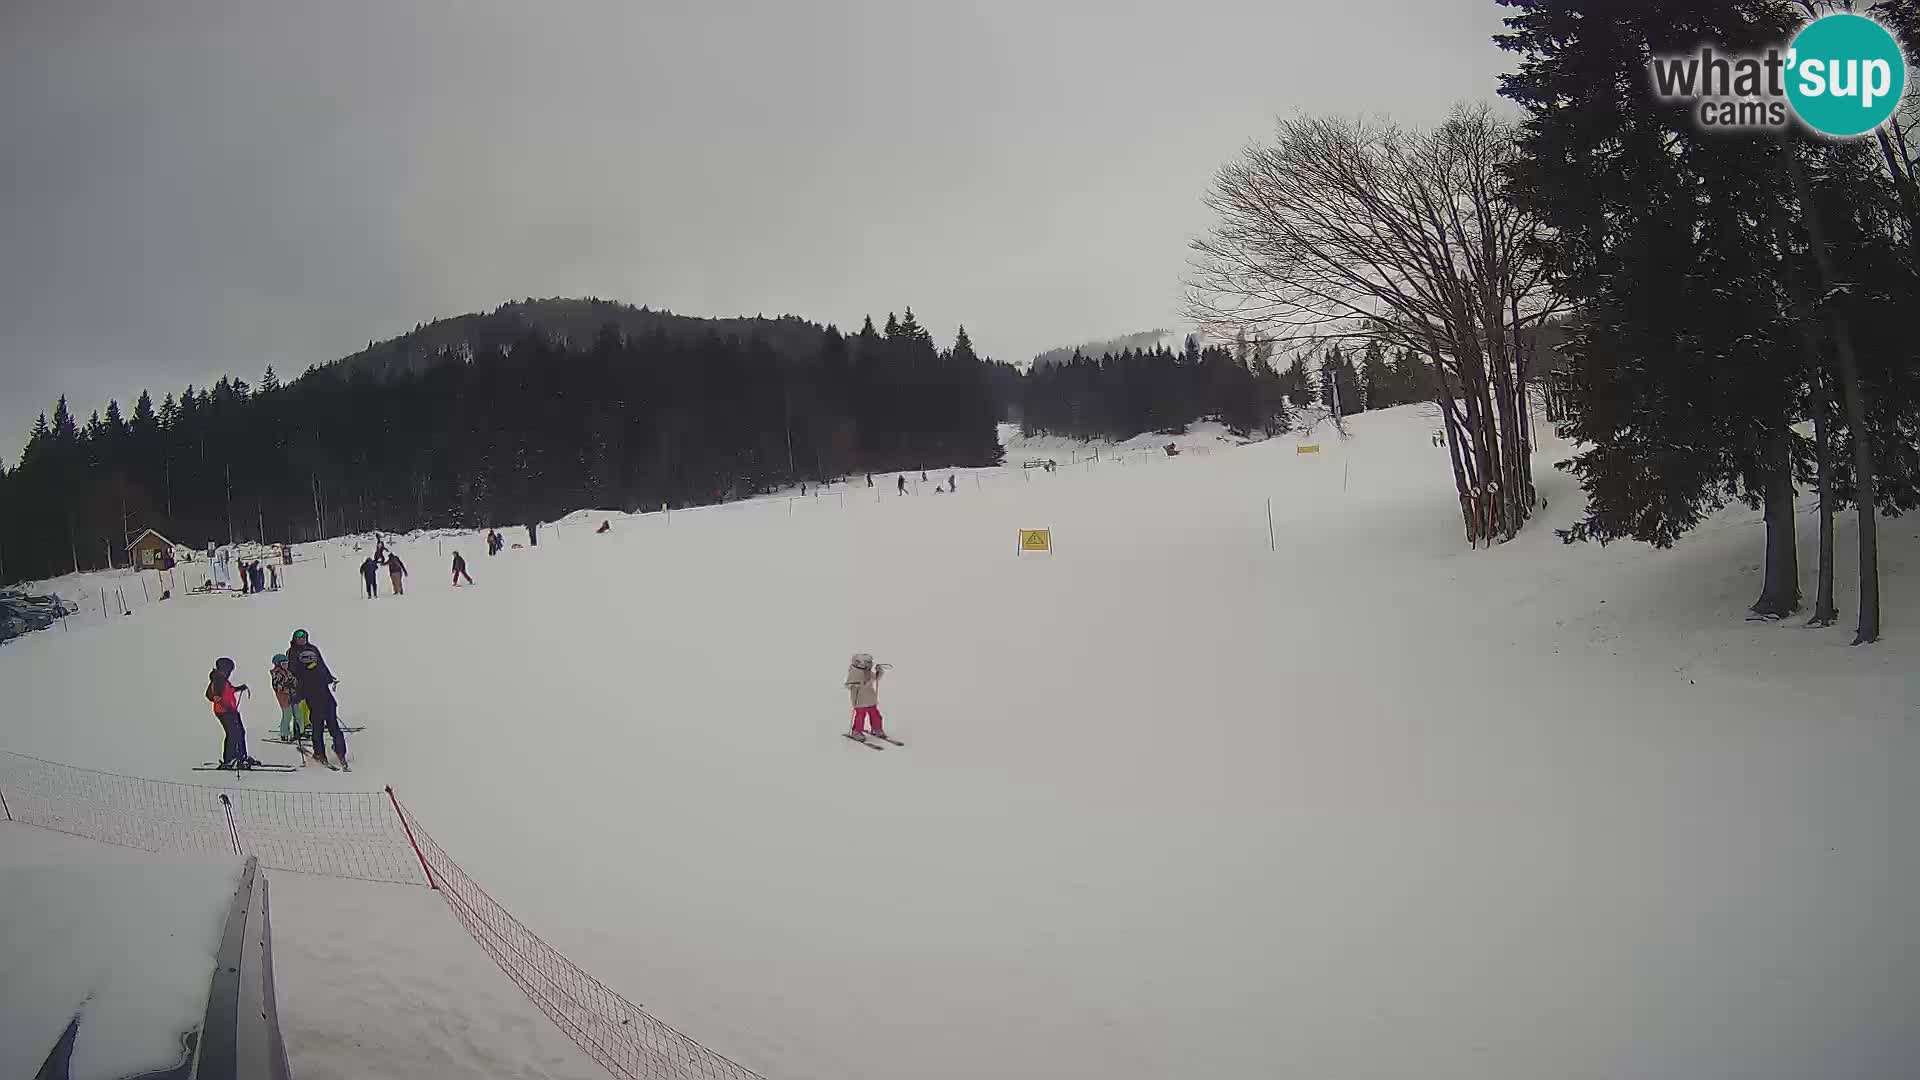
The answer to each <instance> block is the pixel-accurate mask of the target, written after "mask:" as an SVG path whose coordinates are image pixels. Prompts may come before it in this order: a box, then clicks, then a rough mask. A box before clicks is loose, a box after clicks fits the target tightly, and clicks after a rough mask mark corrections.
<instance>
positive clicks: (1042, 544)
mask: <svg viewBox="0 0 1920 1080" xmlns="http://www.w3.org/2000/svg"><path fill="white" fill-rule="evenodd" d="M1020 550H1021V551H1046V552H1051V551H1052V550H1053V530H1052V529H1021V530H1020Z"/></svg>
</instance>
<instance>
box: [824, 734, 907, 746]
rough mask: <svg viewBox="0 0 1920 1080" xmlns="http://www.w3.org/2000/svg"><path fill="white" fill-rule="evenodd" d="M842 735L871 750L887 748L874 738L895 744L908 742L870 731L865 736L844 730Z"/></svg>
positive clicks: (899, 744) (900, 744)
mask: <svg viewBox="0 0 1920 1080" xmlns="http://www.w3.org/2000/svg"><path fill="white" fill-rule="evenodd" d="M840 737H841V738H843V739H846V740H847V741H849V742H857V743H859V744H860V745H861V746H864V747H866V748H867V749H869V750H885V749H886V747H884V746H881V745H880V743H877V742H874V741H873V740H875V739H879V740H880V742H887V743H892V744H893V745H895V746H905V745H907V744H906V743H903V742H901V741H900V740H899V739H896V738H894V737H893V736H891V735H878V734H873V733H869V734H867V735H866V736H864V737H863V736H859V735H855V734H854V733H853V732H851V731H843V732H841V733H840Z"/></svg>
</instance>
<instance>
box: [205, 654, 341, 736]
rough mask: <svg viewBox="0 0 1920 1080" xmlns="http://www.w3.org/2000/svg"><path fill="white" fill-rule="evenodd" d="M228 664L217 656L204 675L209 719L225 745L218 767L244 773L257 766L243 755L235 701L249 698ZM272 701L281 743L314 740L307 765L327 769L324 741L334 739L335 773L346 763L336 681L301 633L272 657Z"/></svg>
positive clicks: (244, 733)
mask: <svg viewBox="0 0 1920 1080" xmlns="http://www.w3.org/2000/svg"><path fill="white" fill-rule="evenodd" d="M233 668H234V664H233V660H232V659H231V658H230V657H225V656H223V657H221V658H220V659H218V660H216V661H214V663H213V670H212V671H210V672H208V673H207V701H209V702H211V703H212V705H213V715H214V718H215V719H217V720H219V721H220V728H221V730H222V732H223V733H224V735H225V744H224V745H223V746H222V748H221V751H220V768H222V769H236V770H246V769H251V768H253V767H254V766H256V765H259V764H260V762H259V761H257V760H255V759H254V757H253V756H252V755H251V754H248V753H247V729H246V725H245V724H244V723H242V722H241V720H240V697H241V695H243V694H247V693H250V691H249V690H248V689H247V684H245V683H239V684H237V685H236V684H235V683H234V681H233ZM270 677H271V679H272V681H273V696H274V699H275V700H276V701H278V702H279V705H280V738H281V741H283V742H294V743H298V742H299V741H300V740H301V739H302V738H304V737H305V736H306V735H307V734H309V733H311V735H312V737H313V754H312V760H313V761H314V762H315V763H316V764H320V765H326V764H328V762H327V748H326V744H325V742H324V738H325V736H326V735H327V733H329V732H331V733H332V735H333V754H334V757H335V758H337V759H338V760H339V768H342V769H349V768H350V766H349V765H348V764H347V736H346V733H345V732H344V731H343V730H341V727H340V705H339V702H338V701H336V700H335V699H334V696H333V688H334V687H335V686H337V685H338V684H339V682H340V680H339V679H337V678H334V675H333V672H332V671H330V670H328V668H327V662H326V660H325V658H323V657H322V656H321V655H320V650H319V648H317V647H316V646H315V645H314V644H313V642H312V641H311V640H310V639H309V638H308V637H307V632H306V631H305V630H295V631H294V632H293V637H292V639H291V640H289V641H288V643H287V651H286V652H284V653H276V654H274V657H273V670H272V673H271V676H270Z"/></svg>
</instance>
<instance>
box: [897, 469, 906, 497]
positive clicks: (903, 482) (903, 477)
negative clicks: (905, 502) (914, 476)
mask: <svg viewBox="0 0 1920 1080" xmlns="http://www.w3.org/2000/svg"><path fill="white" fill-rule="evenodd" d="M899 493H900V494H902V495H905V494H906V493H907V474H906V473H901V474H900V487H899Z"/></svg>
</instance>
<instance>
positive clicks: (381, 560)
mask: <svg viewBox="0 0 1920 1080" xmlns="http://www.w3.org/2000/svg"><path fill="white" fill-rule="evenodd" d="M373 561H374V564H375V565H378V566H385V565H386V563H387V544H386V541H384V540H382V539H380V534H379V533H374V534H373Z"/></svg>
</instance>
